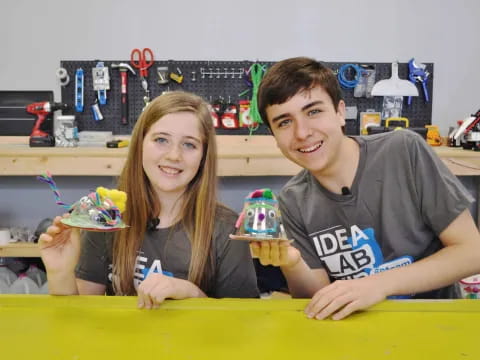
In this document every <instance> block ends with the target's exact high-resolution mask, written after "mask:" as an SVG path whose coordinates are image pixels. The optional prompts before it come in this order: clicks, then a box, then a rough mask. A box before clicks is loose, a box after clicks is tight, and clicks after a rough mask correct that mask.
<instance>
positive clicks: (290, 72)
mask: <svg viewBox="0 0 480 360" xmlns="http://www.w3.org/2000/svg"><path fill="white" fill-rule="evenodd" d="M316 86H321V87H322V88H323V89H324V90H325V91H326V92H327V94H328V95H329V96H330V98H331V99H332V102H333V106H334V108H335V110H338V103H339V102H340V100H342V99H343V95H342V91H341V89H340V85H339V83H338V80H337V78H336V76H335V75H334V73H333V71H332V70H331V69H329V68H327V67H326V66H324V65H323V64H322V63H320V62H318V61H316V60H315V59H311V58H307V57H295V58H290V59H286V60H282V61H280V62H277V63H276V64H274V65H273V66H272V67H271V68H270V69H269V70H268V71H267V73H266V74H265V76H264V78H263V79H262V82H261V83H260V87H259V89H258V98H257V100H258V111H259V113H260V116H261V117H262V119H263V121H264V122H265V123H266V124H267V126H268V127H269V128H270V130H271V127H270V123H269V121H268V119H267V112H266V109H267V107H268V106H270V105H276V104H283V103H284V102H286V101H287V100H288V99H290V98H291V97H293V96H294V95H295V94H297V93H298V92H299V91H304V90H307V91H308V90H311V89H313V88H314V87H316Z"/></svg>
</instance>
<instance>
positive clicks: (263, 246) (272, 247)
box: [250, 240, 301, 268]
mask: <svg viewBox="0 0 480 360" xmlns="http://www.w3.org/2000/svg"><path fill="white" fill-rule="evenodd" d="M250 251H251V253H252V257H253V258H258V259H259V260H260V263H261V264H262V265H273V266H282V267H287V268H288V267H293V266H295V265H296V264H297V263H298V262H299V261H300V258H301V257H300V252H299V251H298V250H297V249H296V248H295V247H293V246H291V245H290V241H288V240H285V241H283V240H281V241H278V240H276V241H269V240H262V241H251V242H250Z"/></svg>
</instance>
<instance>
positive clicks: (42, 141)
mask: <svg viewBox="0 0 480 360" xmlns="http://www.w3.org/2000/svg"><path fill="white" fill-rule="evenodd" d="M66 109H67V104H62V103H52V102H49V101H44V102H37V103H33V104H30V105H27V107H26V110H27V112H29V113H30V114H34V115H37V120H36V121H35V125H34V126H33V130H32V133H31V134H30V142H29V143H30V147H46V146H55V137H54V136H53V135H50V134H48V133H46V132H45V131H42V130H41V129H40V128H41V126H42V124H43V122H44V121H45V119H46V118H47V116H48V115H50V114H51V113H53V112H54V111H57V110H66Z"/></svg>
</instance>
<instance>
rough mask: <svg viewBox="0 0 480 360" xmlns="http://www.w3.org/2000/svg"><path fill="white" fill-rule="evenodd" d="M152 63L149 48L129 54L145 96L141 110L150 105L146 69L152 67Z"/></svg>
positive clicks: (151, 53) (152, 59) (134, 50)
mask: <svg viewBox="0 0 480 360" xmlns="http://www.w3.org/2000/svg"><path fill="white" fill-rule="evenodd" d="M153 62H154V58H153V52H152V50H151V49H149V48H144V49H143V50H140V49H133V50H132V52H131V54H130V63H131V64H132V66H133V67H134V68H136V69H138V74H139V75H140V79H141V81H142V88H143V91H144V92H145V95H144V96H143V103H144V107H143V109H145V107H146V106H147V105H148V104H149V103H150V90H148V81H147V79H148V68H149V67H150V66H152V65H153ZM142 111H143V110H142Z"/></svg>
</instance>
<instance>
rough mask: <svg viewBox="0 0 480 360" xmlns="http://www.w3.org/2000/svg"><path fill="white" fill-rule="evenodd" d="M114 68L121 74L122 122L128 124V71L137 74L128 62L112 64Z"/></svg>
mask: <svg viewBox="0 0 480 360" xmlns="http://www.w3.org/2000/svg"><path fill="white" fill-rule="evenodd" d="M112 69H118V70H119V71H120V76H121V84H122V85H121V91H120V92H121V95H122V114H121V123H122V125H128V96H127V94H128V92H127V83H128V71H129V70H130V71H131V72H132V74H133V75H136V73H135V71H134V70H133V69H132V67H131V66H130V65H128V64H127V63H119V64H112Z"/></svg>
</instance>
